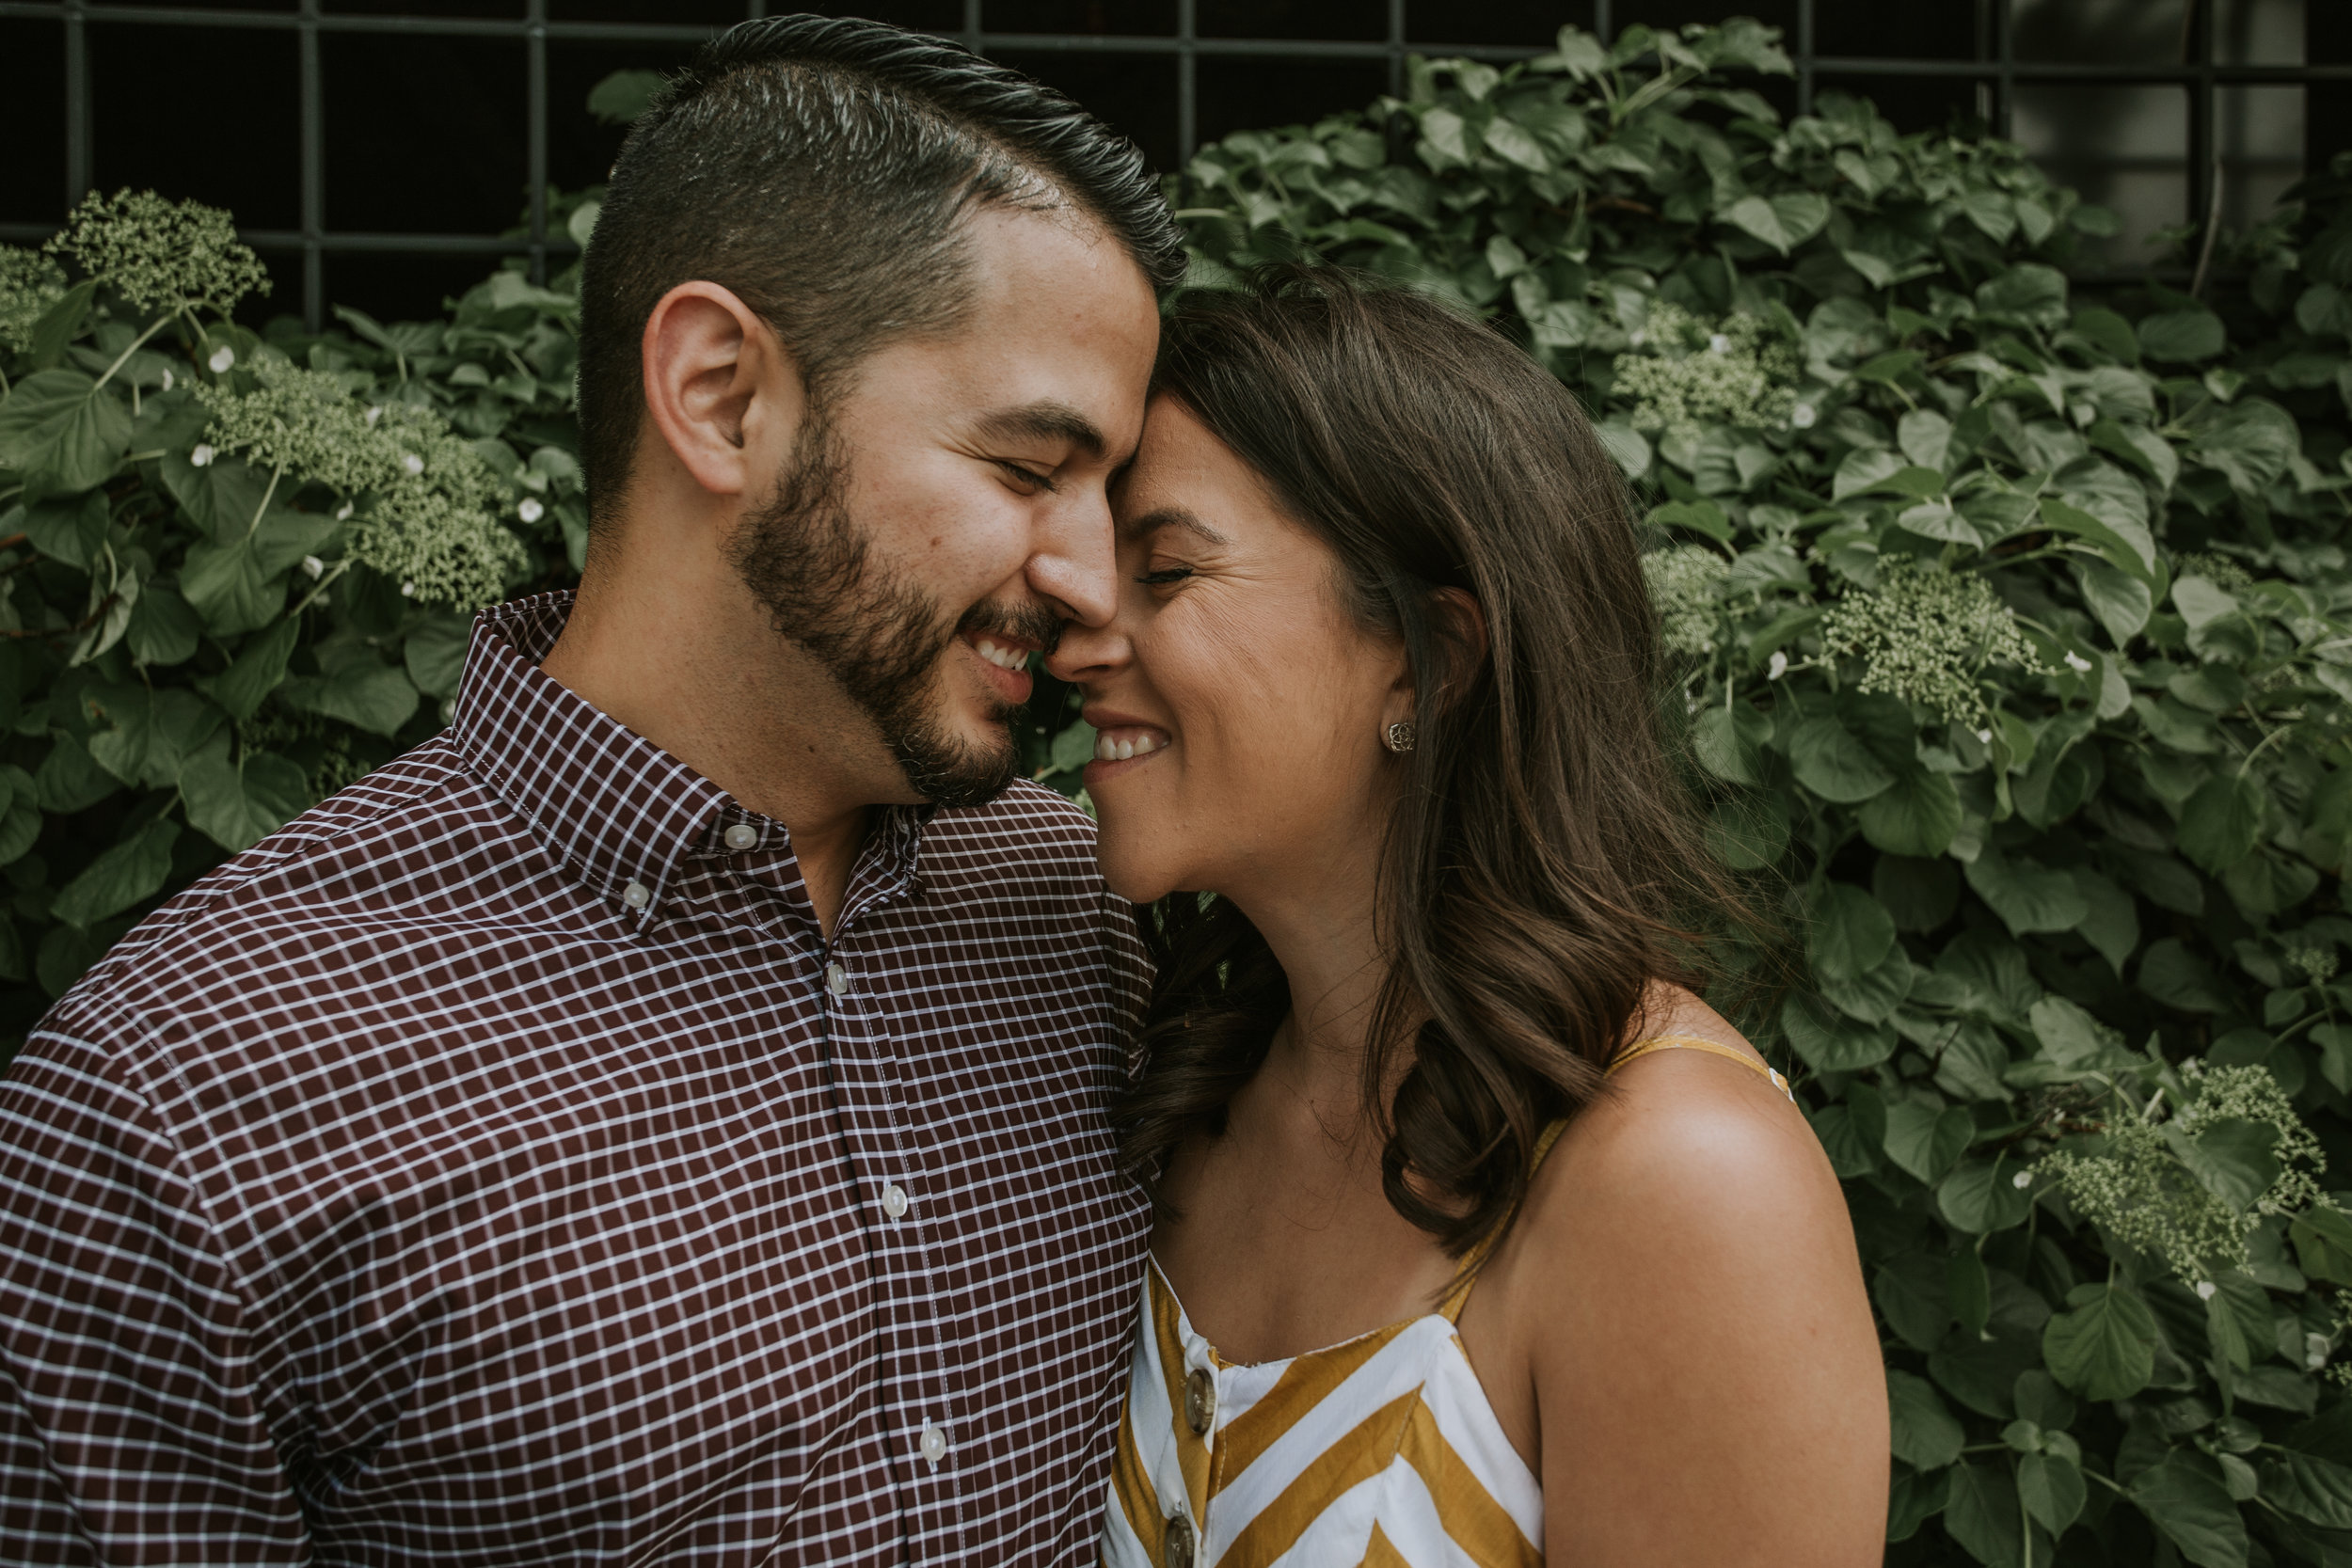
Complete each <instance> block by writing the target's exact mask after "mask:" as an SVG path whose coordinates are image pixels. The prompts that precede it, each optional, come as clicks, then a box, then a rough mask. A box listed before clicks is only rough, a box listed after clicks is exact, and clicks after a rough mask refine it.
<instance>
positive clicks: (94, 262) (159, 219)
mask: <svg viewBox="0 0 2352 1568" xmlns="http://www.w3.org/2000/svg"><path fill="white" fill-rule="evenodd" d="M41 248H42V249H43V250H45V251H46V252H48V253H49V254H50V255H52V256H71V257H72V258H73V260H74V261H75V262H76V263H78V264H79V265H80V267H81V268H82V270H83V271H84V272H85V273H87V274H88V275H89V276H90V277H95V278H97V279H98V280H99V282H100V283H101V284H102V285H103V287H105V288H109V289H112V290H113V291H114V292H115V293H118V294H120V295H121V296H122V298H123V300H124V301H125V302H126V303H128V304H129V305H130V306H131V308H132V309H135V310H143V311H161V312H165V313H171V312H175V311H192V310H194V309H197V308H198V307H199V306H201V307H203V308H204V309H209V310H211V311H212V312H213V313H214V314H215V315H219V316H226V315H228V314H229V312H230V310H232V309H236V305H237V302H238V301H239V300H241V299H243V298H244V297H245V296H246V295H247V294H250V293H262V294H266V293H269V274H268V273H267V272H265V271H263V270H262V261H261V258H260V257H258V256H256V255H254V254H253V252H252V251H251V250H250V249H248V248H247V247H246V246H245V245H240V244H238V243H237V230H236V225H235V224H234V223H233V222H231V221H230V216H229V214H227V213H225V212H223V211H221V210H220V209H219V208H217V207H207V206H204V205H203V204H202V203H200V202H195V201H166V200H165V199H164V198H162V197H160V196H157V195H156V194H155V193H154V192H153V191H130V190H120V191H117V192H116V193H115V194H114V195H112V196H110V197H109V196H101V195H100V194H99V193H97V192H96V191H92V192H91V193H90V194H89V195H87V196H86V197H84V198H82V204H81V205H80V206H78V207H76V208H74V209H73V211H72V213H71V214H67V217H66V226H65V229H64V230H63V231H62V232H61V233H58V234H56V235H55V236H54V237H52V238H51V239H50V241H49V242H48V244H46V245H43V246H42V247H41Z"/></svg>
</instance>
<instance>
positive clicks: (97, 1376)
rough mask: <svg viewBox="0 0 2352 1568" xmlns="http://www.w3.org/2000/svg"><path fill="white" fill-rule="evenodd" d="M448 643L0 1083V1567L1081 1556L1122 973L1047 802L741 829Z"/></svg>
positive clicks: (499, 622)
mask: <svg viewBox="0 0 2352 1568" xmlns="http://www.w3.org/2000/svg"><path fill="white" fill-rule="evenodd" d="M567 611H568V601H567V600H566V599H565V598H564V597H563V596H561V595H551V596H547V597H542V598H537V599H531V600H525V601H522V602H520V603H517V604H513V605H507V606H502V607H501V608H499V609H497V610H491V611H489V612H487V613H485V616H484V617H483V619H482V621H481V623H480V624H479V626H477V629H476V633H475V639H474V645H473V649H472V652H471V655H470V657H469V663H468V666H467V671H466V677H465V684H464V689H463V690H462V692H461V693H460V695H459V697H458V700H457V706H456V715H455V720H454V722H453V725H452V726H451V728H450V729H449V730H448V731H447V732H445V733H444V734H443V735H441V736H438V737H437V738H436V739H434V740H432V741H430V742H428V743H427V744H426V745H424V746H422V747H421V748H420V749H418V750H417V751H415V752H410V753H409V754H408V755H407V756H405V757H403V758H402V759H401V760H400V761H398V762H396V763H394V764H392V765H391V766H390V767H389V768H384V769H382V770H381V771H379V772H376V773H374V774H372V775H370V776H369V777H368V778H367V779H365V780H363V781H361V782H360V783H359V784H357V785H355V786H353V787H352V788H350V789H347V790H345V791H343V792H342V794H340V795H338V796H336V797H335V798H334V799H332V800H327V801H326V802H325V803H324V804H322V805H320V806H319V807H318V808H316V809H315V810H313V811H310V812H309V813H307V814H306V815H304V816H301V817H300V818H298V819H297V820H296V821H294V823H293V824H292V825H291V826H289V827H288V828H286V829H285V830H284V831H283V832H279V833H278V834H276V835H275V836H273V837H271V838H269V839H267V840H265V841H264V842H263V843H262V844H261V845H259V846H257V847H254V848H253V849H250V850H248V851H246V853H245V854H242V855H239V856H237V857H236V858H235V859H233V860H231V861H230V862H229V863H227V864H226V865H224V866H222V867H221V868H220V869H219V870H217V871H216V872H215V873H214V874H213V875H212V876H210V877H208V878H206V879H204V880H203V881H202V882H200V883H199V884H198V885H197V886H195V887H193V888H191V889H190V890H189V891H188V892H186V893H184V894H183V895H180V896H179V897H177V898H175V899H173V900H172V901H171V902H170V903H168V904H167V905H166V906H165V907H164V908H163V909H162V910H160V911H157V912H156V913H155V914H154V915H153V916H152V917H151V918H150V919H148V920H147V921H145V922H144V923H142V924H141V925H140V926H139V927H137V928H136V929H135V930H134V931H133V932H132V933H131V934H130V935H129V936H128V937H126V938H124V939H123V941H122V942H120V943H119V945H118V946H117V947H116V948H115V949H114V951H113V952H112V953H110V954H108V955H107V957H106V958H105V959H104V960H103V962H102V963H101V964H100V965H99V966H98V967H97V968H96V969H94V970H92V971H91V972H90V974H88V975H87V977H86V978H85V979H84V980H83V981H82V982H81V983H80V984H79V985H77V986H75V987H74V988H73V990H72V991H70V992H68V993H67V995H66V996H65V997H64V998H63V999H62V1000H61V1001H59V1003H58V1004H57V1006H56V1008H55V1010H53V1011H52V1012H51V1013H50V1015H49V1016H48V1018H47V1019H46V1020H44V1021H43V1022H42V1024H41V1026H40V1029H39V1030H38V1031H37V1032H36V1033H35V1034H34V1036H33V1037H32V1038H31V1040H30V1041H29V1042H28V1043H27V1044H26V1046H25V1048H24V1052H23V1053H22V1054H20V1055H19V1056H18V1057H17V1058H16V1061H15V1063H14V1064H13V1066H11V1067H10V1069H8V1076H7V1078H6V1080H5V1082H0V1560H7V1561H9V1562H36V1561H38V1562H75V1563H85V1562H103V1563H133V1562H138V1563H165V1562H169V1563H232V1562H233V1563H238V1564H274V1563H297V1562H302V1563H330V1562H331V1563H463V1564H467V1565H468V1568H485V1565H487V1564H494V1563H544V1562H582V1563H584V1562H598V1563H623V1562H627V1563H650V1562H677V1563H686V1562H692V1563H697V1564H700V1563H721V1562H725V1563H750V1562H755V1561H756V1562H763V1563H883V1562H888V1563H900V1562H905V1563H923V1564H930V1563H939V1564H949V1563H955V1564H961V1563H977V1562H986V1563H1022V1564H1057V1565H1059V1564H1073V1565H1074V1564H1078V1563H1081V1562H1087V1561H1090V1560H1092V1559H1093V1558H1094V1556H1095V1552H1096V1532H1097V1528H1098V1510H1099V1508H1100V1506H1101V1502H1102V1498H1103V1496H1104V1478H1105V1475H1106V1462H1107V1455H1108V1448H1109V1444H1108V1437H1109V1432H1110V1430H1111V1425H1112V1422H1113V1420H1114V1418H1115V1417H1116V1413H1117V1398H1118V1394H1119V1392H1120V1390H1119V1387H1118V1386H1117V1384H1118V1380H1119V1375H1120V1368H1121V1367H1122V1365H1123V1363H1124V1361H1125V1349H1126V1335H1127V1331H1128V1328H1129V1324H1130V1322H1131V1318H1132V1313H1133V1309H1134V1304H1135V1282H1136V1277H1137V1271H1138V1270H1139V1269H1140V1267H1141V1264H1142V1258H1143V1244H1144V1233H1145V1228H1146V1220H1147V1215H1146V1208H1145V1204H1144V1202H1143V1200H1142V1198H1141V1197H1140V1196H1138V1195H1137V1194H1136V1192H1135V1191H1134V1190H1132V1188H1131V1187H1130V1186H1129V1185H1128V1184H1127V1183H1125V1182H1124V1181H1122V1180H1120V1177H1119V1176H1118V1174H1117V1173H1116V1171H1115V1169H1114V1166H1113V1163H1112V1143H1111V1135H1110V1132H1109V1128H1108V1126H1107V1124H1106V1122H1105V1119H1104V1098H1105V1094H1106V1091H1107V1090H1108V1088H1109V1086H1110V1085H1111V1084H1112V1083H1113V1082H1114V1080H1115V1076H1116V1074H1117V1073H1118V1072H1119V1070H1120V1067H1121V1065H1122V1062H1123V1059H1124V1056H1123V1053H1124V1041H1125V1040H1126V1038H1127V1037H1128V1036H1129V1034H1130V1032H1131V1030H1132V1027H1133V1024H1134V1022H1135V1020H1136V1016H1137V1015H1138V1013H1139V1011H1140V1008H1141V1005H1142V1000H1143V995H1144V989H1145V985H1146V981H1147V971H1146V965H1145V959H1144V957H1143V954H1142V951H1141V949H1140V947H1139V946H1138V945H1137V943H1136V937H1135V932H1134V928H1133V925H1132V919H1131V916H1130V913H1129V911H1128V910H1127V909H1126V907H1125V906H1124V905H1123V904H1121V903H1120V901H1119V900H1118V899H1116V898H1115V897H1113V896H1112V895H1110V894H1109V893H1108V892H1106V891H1105V889H1104V886H1103V883H1102V880H1101V879H1100V877H1099V876H1097V874H1096V872H1095V869H1094V861H1093V852H1092V851H1093V833H1092V830H1091V826H1090V825H1089V822H1088V821H1087V819H1086V817H1085V816H1082V815H1081V814H1080V813H1078V812H1077V811H1076V810H1074V809H1073V808H1072V807H1071V806H1070V805H1069V804H1068V803H1067V802H1066V801H1064V800H1061V799H1060V798H1059V797H1058V796H1056V795H1054V794H1052V793H1050V792H1049V791H1046V790H1043V789H1041V788H1038V787H1036V786H1034V785H1030V784H1015V785H1014V786H1013V787H1012V788H1011V789H1010V790H1009V791H1008V792H1007V793H1006V794H1005V795H1003V796H1002V797H1000V798H999V799H997V800H995V801H993V802H992V803H991V804H989V805H986V806H982V807H977V808H973V809H969V810H943V811H939V812H936V813H934V814H930V816H928V818H927V819H926V817H925V816H923V815H922V814H919V813H916V812H914V811H911V810H894V811H891V812H887V813H884V814H882V815H881V816H880V818H879V822H878V826H877V828H876V830H875V832H873V834H872V835H871V837H870V841H869V842H868V844H867V845H866V847H865V850H864V852H863V854H862V856H861V858H860V859H859V860H858V862H857V864H856V867H855V869H854V871H853V872H852V874H851V877H850V887H849V893H848V897H847V900H846V902H845V903H844V905H843V908H842V914H841V919H840V921H839V924H838V928H837V929H836V930H835V932H834V939H833V941H832V942H831V943H830V944H828V943H827V942H826V941H825V940H824V938H823V936H822V934H821V933H820V932H819V930H818V926H817V924H816V922H815V920H814V918H813V917H812V915H811V913H810V909H809V904H808V900H807V897H806V895H805V893H804V891H803V887H802V884H801V880H800V875H799V872H798V870H797V867H796V864H795V862H794V860H793V857H792V852H791V848H790V846H789V844H788V842H787V835H786V832H785V830H784V828H783V827H782V826H781V825H780V824H779V823H777V822H775V821H773V820H771V819H769V818H765V817H761V816H755V815H753V814H751V813H750V812H747V811H745V810H744V809H743V808H742V807H741V806H739V805H738V804H736V803H735V802H734V801H733V800H730V799H729V798H728V797H727V796H726V794H725V793H724V792H723V791H722V790H720V789H719V788H718V786H716V785H715V784H711V783H710V782H709V781H707V780H706V779H703V778H701V777H699V776H698V775H696V774H695V773H694V772H693V771H692V770H691V768H687V767H686V766H685V765H684V764H682V763H680V762H678V761H677V760H676V759H675V758H674V757H671V756H670V755H668V754H667V753H665V752H661V751H660V749H658V748H656V747H654V746H652V745H650V744H648V743H647V742H646V741H644V739H642V738H641V737H639V736H635V735H633V734H631V733H629V732H628V730H626V729H624V728H623V727H622V726H621V725H619V724H618V723H615V722H614V721H612V720H611V719H608V718H606V717H605V716H604V715H602V714H600V713H598V712H597V711H596V709H594V708H592V707H590V706H589V705H587V704H585V703H583V702H581V701H580V699H578V698H577V697H574V696H573V695H571V694H570V693H569V692H567V691H565V690H564V689H563V688H561V687H559V686H557V685H556V684H555V683H554V682H552V681H550V680H548V678H547V677H546V676H545V675H542V674H541V673H539V671H538V668H537V666H538V661H539V659H540V658H541V657H544V656H545V654H546V653H547V651H548V648H549V647H550V646H552V645H553V643H554V641H555V636H556V633H557V632H558V631H559V630H561V629H562V626H563V624H564V615H565V614H566V613H567Z"/></svg>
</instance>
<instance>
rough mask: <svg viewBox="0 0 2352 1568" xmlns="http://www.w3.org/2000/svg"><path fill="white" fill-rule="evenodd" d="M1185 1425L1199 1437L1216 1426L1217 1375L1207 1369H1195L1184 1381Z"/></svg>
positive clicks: (1205, 1434)
mask: <svg viewBox="0 0 2352 1568" xmlns="http://www.w3.org/2000/svg"><path fill="white" fill-rule="evenodd" d="M1184 1424H1185V1425H1186V1426H1188V1427H1190V1428H1192V1430H1193V1434H1194V1435H1195V1436H1198V1437H1206V1436H1207V1435H1208V1434H1209V1428H1211V1427H1213V1426H1215V1425H1216V1373H1215V1372H1213V1371H1211V1370H1209V1369H1208V1368H1206V1367H1195V1368H1194V1369H1193V1370H1192V1372H1191V1374H1190V1375H1189V1376H1187V1377H1186V1378H1185V1379H1184Z"/></svg>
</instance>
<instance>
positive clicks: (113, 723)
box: [87, 686, 227, 789]
mask: <svg viewBox="0 0 2352 1568" xmlns="http://www.w3.org/2000/svg"><path fill="white" fill-rule="evenodd" d="M87 701H88V704H89V706H90V709H91V715H92V718H93V719H94V720H96V721H98V722H99V723H100V724H103V725H104V726H106V727H104V728H101V729H94V730H93V731H92V732H91V734H90V737H89V754H90V758H91V760H93V761H94V762H96V763H97V764H98V765H99V766H100V767H101V768H104V769H105V770H106V771H107V772H109V773H112V774H113V775H114V776H115V777H116V778H118V779H120V780H121V781H122V782H123V783H124V784H144V785H146V786H147V787H148V788H150V789H169V788H171V787H172V786H173V785H175V784H178V783H179V782H180V768H181V766H182V765H183V763H185V762H186V761H187V759H188V758H189V757H191V756H193V755H195V754H196V752H197V750H198V749H199V747H201V746H202V745H203V744H204V742H205V741H207V740H209V739H211V738H212V736H214V734H215V732H216V731H218V730H219V728H220V727H221V724H222V723H223V722H224V721H225V720H226V718H227V716H226V715H225V714H223V713H222V712H221V711H220V709H218V708H216V707H215V706H214V705H212V704H210V703H208V702H206V701H205V700H204V699H203V698H201V697H199V696H198V695H197V694H196V693H195V692H193V691H187V690H183V689H179V688H176V687H165V688H162V689H158V690H150V689H148V688H146V687H143V686H108V687H101V688H99V689H97V690H96V691H94V692H92V693H91V694H90V696H89V698H88V699H87Z"/></svg>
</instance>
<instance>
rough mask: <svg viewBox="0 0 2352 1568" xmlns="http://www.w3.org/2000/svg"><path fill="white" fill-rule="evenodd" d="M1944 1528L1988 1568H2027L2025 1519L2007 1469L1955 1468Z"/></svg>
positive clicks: (1973, 1465)
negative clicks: (2020, 1510)
mask: <svg viewBox="0 0 2352 1568" xmlns="http://www.w3.org/2000/svg"><path fill="white" fill-rule="evenodd" d="M1944 1528H1946V1529H1947V1530H1949V1531H1950V1532H1951V1537H1952V1539H1953V1540H1955V1541H1957V1542H1959V1543H1960V1544H1961V1545H1963V1547H1965V1548H1967V1552H1968V1555H1969V1556H1970V1557H1973V1558H1975V1559H1976V1560H1978V1561H1979V1562H1981V1563H1983V1564H1984V1565H1985V1568H2024V1564H2025V1560H2026V1538H2025V1528H2026V1526H2025V1516H2024V1514H2023V1513H2020V1512H2019V1509H2018V1502H2017V1483H2016V1482H2015V1481H2012V1480H2011V1479H2010V1474H2009V1469H2008V1467H2007V1466H2006V1465H1986V1464H1980V1463H1979V1462H1977V1461H1974V1460H1971V1461H1970V1462H1969V1463H1967V1464H1965V1465H1955V1466H1954V1467H1953V1469H1952V1489H1951V1494H1950V1497H1949V1500H1948V1501H1947V1502H1946V1503H1945V1505H1944ZM2036 1555H2037V1556H2039V1555H2040V1554H2039V1553H2037V1554H2036ZM2043 1560H2045V1561H2046V1560H2047V1559H2046V1558H2045V1559H2043Z"/></svg>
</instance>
